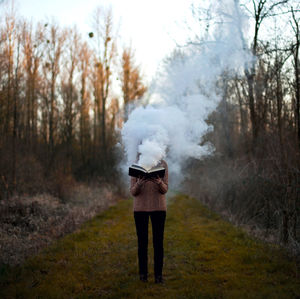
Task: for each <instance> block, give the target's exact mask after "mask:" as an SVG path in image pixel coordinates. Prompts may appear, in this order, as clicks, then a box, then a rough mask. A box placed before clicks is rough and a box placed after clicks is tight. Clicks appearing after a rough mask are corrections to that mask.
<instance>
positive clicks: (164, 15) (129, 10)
mask: <svg viewBox="0 0 300 299" xmlns="http://www.w3.org/2000/svg"><path fill="white" fill-rule="evenodd" d="M16 3H17V7H18V11H19V14H20V15H23V16H25V17H27V18H29V19H30V18H32V19H33V21H39V20H45V19H46V18H47V17H52V16H54V17H56V19H57V20H58V21H59V23H60V24H61V25H72V24H77V26H78V28H79V29H80V31H81V32H82V33H83V34H87V33H88V32H90V31H92V27H91V19H92V17H91V16H92V13H93V11H94V9H95V8H96V7H97V6H109V5H110V6H111V7H112V10H113V14H114V17H115V24H116V25H117V24H118V23H120V35H121V37H122V40H121V42H120V44H119V46H120V47H122V45H123V44H124V43H127V44H129V43H130V42H131V44H132V46H133V48H134V49H135V52H136V58H137V62H138V63H140V64H141V66H142V70H143V73H144V74H145V76H146V79H151V77H152V76H153V75H154V73H155V70H156V68H157V66H158V64H159V62H160V61H161V59H162V58H164V57H165V55H167V54H168V53H169V52H170V51H171V50H172V49H173V48H174V47H175V42H174V40H176V41H179V42H181V41H183V40H184V33H183V32H184V28H185V26H184V20H185V18H186V17H187V16H188V15H189V13H190V5H191V3H192V1H191V0H177V1H174V0H147V1H146V0H126V1H124V0H17V1H16Z"/></svg>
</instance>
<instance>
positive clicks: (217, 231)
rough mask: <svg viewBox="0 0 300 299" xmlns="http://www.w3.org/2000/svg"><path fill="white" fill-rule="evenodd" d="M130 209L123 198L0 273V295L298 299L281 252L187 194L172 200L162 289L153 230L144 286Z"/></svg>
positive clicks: (291, 269) (298, 287) (296, 282)
mask: <svg viewBox="0 0 300 299" xmlns="http://www.w3.org/2000/svg"><path fill="white" fill-rule="evenodd" d="M132 204H133V202H132V199H130V200H124V201H120V202H119V203H118V204H117V205H116V206H114V207H111V208H110V209H109V210H108V211H106V212H104V213H102V214H100V215H98V216H97V217H95V218H93V219H92V220H90V221H88V222H86V223H84V225H82V227H81V228H80V230H78V231H76V232H75V233H73V234H70V235H68V236H66V237H64V238H63V239H60V240H58V241H56V242H55V243H53V245H52V246H50V247H48V248H46V249H45V250H43V251H42V252H41V253H40V254H39V255H38V256H35V257H33V258H31V259H28V260H27V261H26V263H25V264H24V265H23V266H22V267H15V268H3V269H2V271H0V281H1V283H0V298H151V297H154V298H300V279H299V278H298V279H297V278H296V273H297V271H296V268H295V265H294V264H293V262H292V261H289V260H288V258H287V257H286V256H285V254H284V252H283V251H281V250H279V249H277V248H275V247H274V246H267V245H265V244H263V243H262V242H260V241H258V240H255V239H253V238H251V237H249V236H247V234H246V233H244V232H243V231H242V230H240V229H238V228H235V227H233V226H232V225H231V224H230V223H228V222H225V221H224V220H222V219H221V217H220V216H218V215H216V214H214V213H212V212H211V211H209V210H208V209H206V208H205V207H204V206H203V205H202V204H201V203H200V202H198V201H197V200H195V199H193V198H190V197H187V196H183V195H177V196H175V197H173V198H171V199H169V205H168V210H167V218H166V227H165V241H164V248H165V259H164V269H163V273H164V277H165V284H164V285H156V284H154V279H153V249H152V235H151V233H149V282H148V283H146V284H145V283H143V282H140V281H139V279H138V259H137V239H136V233H135V224H134V218H133V212H132ZM149 224H150V225H149V230H150V231H151V223H150V222H149Z"/></svg>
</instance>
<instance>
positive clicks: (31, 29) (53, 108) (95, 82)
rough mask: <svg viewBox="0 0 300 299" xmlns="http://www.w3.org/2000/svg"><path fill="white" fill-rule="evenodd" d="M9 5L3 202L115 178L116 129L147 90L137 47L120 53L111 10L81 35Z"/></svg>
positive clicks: (0, 120) (5, 17)
mask: <svg viewBox="0 0 300 299" xmlns="http://www.w3.org/2000/svg"><path fill="white" fill-rule="evenodd" d="M7 7H8V9H7V10H6V12H4V13H2V16H1V24H0V198H4V197H7V196H10V195H12V194H13V193H14V192H19V193H20V192H21V193H34V192H38V191H42V189H43V185H45V186H47V188H50V189H51V188H53V187H54V188H55V187H57V185H59V184H61V182H62V181H65V180H67V179H69V180H73V179H74V178H75V179H82V180H89V179H91V178H95V177H102V178H103V179H109V178H111V177H112V176H113V174H114V167H115V165H116V163H117V162H116V161H117V159H118V155H117V154H116V153H115V151H114V145H115V143H116V130H115V129H116V128H117V127H120V126H121V124H122V122H123V121H124V118H126V117H127V108H126V106H127V105H128V103H129V102H130V101H133V100H136V99H137V98H140V97H141V96H142V95H143V94H144V93H145V92H146V90H147V87H146V85H145V83H144V81H143V78H142V74H141V70H140V67H139V65H137V63H136V61H135V56H134V51H133V49H132V47H123V48H122V49H121V51H120V50H118V48H117V44H118V39H117V32H116V28H115V25H114V21H113V15H112V10H111V9H104V8H101V7H98V8H97V9H96V10H95V11H94V14H93V20H92V21H93V29H92V31H91V32H90V33H89V34H86V36H83V35H82V34H81V33H80V32H79V30H78V29H77V28H76V27H75V26H74V27H67V28H63V27H61V26H59V25H58V24H57V22H56V21H55V20H51V21H49V22H39V23H37V24H33V23H32V22H29V21H27V20H26V19H24V18H22V17H20V16H18V15H17V13H16V10H15V8H14V5H13V2H11V3H10V4H9V5H8V6H7ZM115 86H117V88H118V89H119V90H120V92H119V94H118V92H117V91H116V88H115ZM57 188H59V186H58V187H57Z"/></svg>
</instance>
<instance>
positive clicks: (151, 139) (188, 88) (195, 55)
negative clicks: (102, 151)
mask: <svg viewBox="0 0 300 299" xmlns="http://www.w3.org/2000/svg"><path fill="white" fill-rule="evenodd" d="M214 3H216V4H214V5H211V7H210V16H212V21H213V22H211V23H213V24H211V25H210V27H209V30H207V32H206V33H205V34H204V37H203V38H202V39H198V40H195V41H194V42H193V43H190V45H189V46H187V47H185V50H184V51H183V50H176V51H174V53H173V54H172V55H171V56H170V57H169V58H168V59H167V60H166V63H165V65H164V67H163V71H162V72H161V73H160V75H159V76H158V78H157V80H156V84H155V94H156V97H157V96H159V98H160V101H159V102H156V103H155V102H154V103H152V104H148V105H147V106H146V107H143V106H140V107H136V108H135V109H133V111H132V112H131V113H130V115H129V118H128V121H127V122H126V123H125V124H124V126H123V129H122V142H123V145H124V147H125V152H126V156H127V167H128V165H129V164H131V163H134V162H136V158H137V154H138V153H140V156H139V161H138V163H139V164H140V165H143V166H144V167H146V168H151V167H152V166H154V165H155V164H156V163H157V162H158V161H159V160H161V159H166V161H167V162H168V164H169V172H170V173H171V174H172V173H173V174H175V175H176V174H180V171H181V166H182V165H183V163H184V162H185V161H186V160H187V159H188V158H191V157H192V158H197V159H201V158H202V157H204V156H206V155H210V154H212V153H213V150H214V149H213V146H211V145H210V144H207V143H206V144H205V143H204V144H202V143H201V141H202V137H203V136H204V135H205V134H206V133H207V132H208V131H209V130H211V129H212V128H211V127H210V126H209V125H208V124H207V123H206V122H205V120H206V119H207V116H208V115H209V114H210V113H211V112H212V111H214V110H215V108H216V107H217V105H218V103H219V102H220V100H221V96H222V95H221V94H220V92H219V91H218V89H217V88H216V83H217V82H218V80H219V79H220V76H222V74H224V72H226V73H227V74H233V73H235V74H236V73H239V72H240V71H241V70H243V67H244V65H245V64H246V63H247V62H249V61H250V59H252V58H251V56H250V54H249V52H248V51H246V50H245V49H244V48H245V44H244V38H243V35H244V33H245V30H246V29H247V18H246V17H245V15H244V14H243V13H242V11H241V10H240V7H239V4H238V2H237V1H234V0H226V1H214Z"/></svg>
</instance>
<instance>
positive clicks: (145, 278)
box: [140, 274, 148, 282]
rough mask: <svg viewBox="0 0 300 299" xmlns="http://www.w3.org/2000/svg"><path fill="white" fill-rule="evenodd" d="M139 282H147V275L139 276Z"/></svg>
mask: <svg viewBox="0 0 300 299" xmlns="http://www.w3.org/2000/svg"><path fill="white" fill-rule="evenodd" d="M140 281H143V282H148V278H147V274H140Z"/></svg>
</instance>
